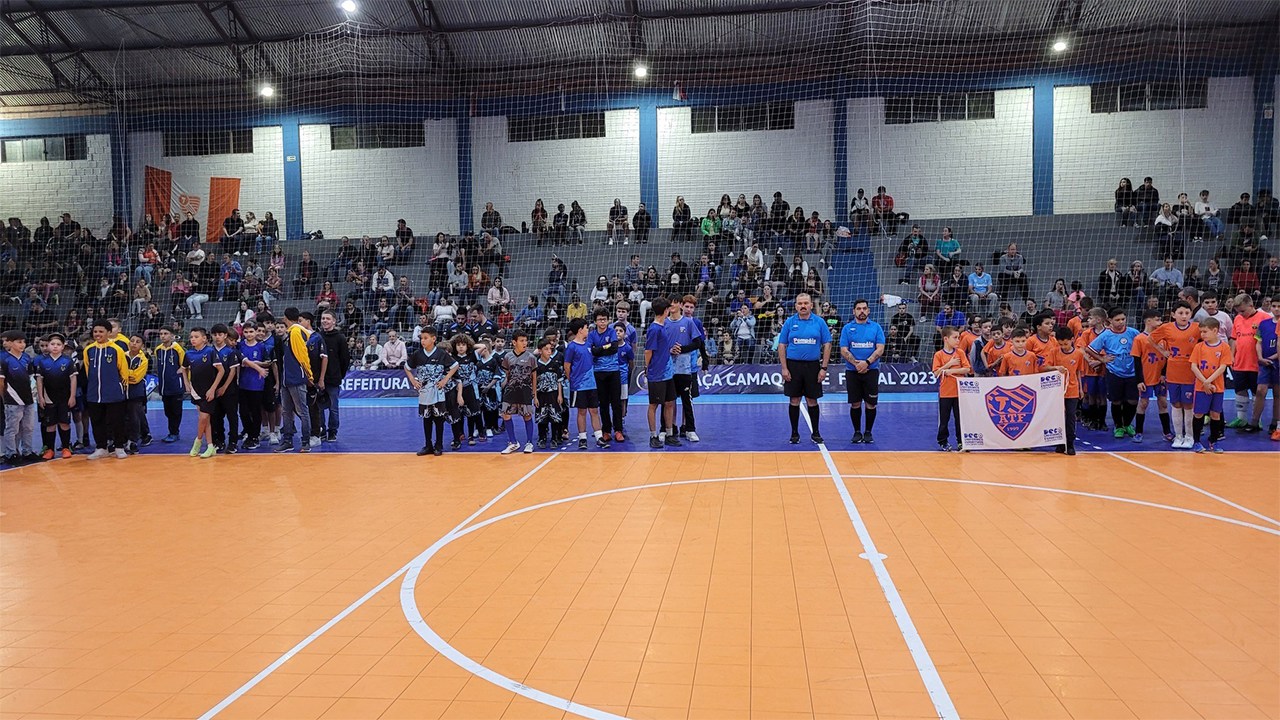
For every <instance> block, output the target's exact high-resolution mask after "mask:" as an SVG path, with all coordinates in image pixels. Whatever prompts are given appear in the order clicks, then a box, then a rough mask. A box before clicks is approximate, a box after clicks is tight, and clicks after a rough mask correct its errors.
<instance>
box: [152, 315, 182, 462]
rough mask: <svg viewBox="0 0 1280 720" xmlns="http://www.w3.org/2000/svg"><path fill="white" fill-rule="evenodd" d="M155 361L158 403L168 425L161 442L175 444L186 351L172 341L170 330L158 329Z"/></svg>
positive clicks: (180, 416)
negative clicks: (183, 361) (167, 432)
mask: <svg viewBox="0 0 1280 720" xmlns="http://www.w3.org/2000/svg"><path fill="white" fill-rule="evenodd" d="M153 355H154V356H155V359H156V379H157V380H158V381H159V387H158V388H156V389H157V390H159V392H160V402H161V403H163V404H164V417H165V420H167V421H168V423H169V434H168V435H166V436H165V437H164V440H162V441H161V442H166V443H172V442H177V440H178V433H179V432H180V431H181V430H182V398H183V397H184V396H186V394H187V388H186V385H185V384H184V383H183V381H182V359H183V356H185V355H186V350H184V349H183V348H182V346H181V345H179V344H178V343H177V342H175V341H174V337H173V329H172V328H161V329H160V344H159V345H157V346H156V349H155V352H154V353H153Z"/></svg>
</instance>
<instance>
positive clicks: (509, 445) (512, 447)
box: [502, 443, 520, 455]
mask: <svg viewBox="0 0 1280 720" xmlns="http://www.w3.org/2000/svg"><path fill="white" fill-rule="evenodd" d="M519 449H520V443H507V446H506V447H504V448H502V454H503V455H510V454H511V453H513V452H515V451H517V450H519Z"/></svg>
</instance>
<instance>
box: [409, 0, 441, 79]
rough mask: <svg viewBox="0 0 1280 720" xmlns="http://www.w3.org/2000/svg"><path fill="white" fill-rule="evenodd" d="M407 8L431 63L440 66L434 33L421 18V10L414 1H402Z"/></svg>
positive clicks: (438, 50)
mask: <svg viewBox="0 0 1280 720" xmlns="http://www.w3.org/2000/svg"><path fill="white" fill-rule="evenodd" d="M404 2H405V4H406V5H408V6H409V12H410V13H412V14H413V21H414V23H415V24H417V26H418V32H420V33H422V39H423V40H425V41H426V43H427V52H428V53H430V54H431V62H432V63H434V64H435V65H436V66H439V65H440V49H439V48H438V47H436V34H435V31H433V30H432V29H431V27H430V26H429V25H427V21H426V19H425V18H423V17H422V10H420V9H419V8H418V3H417V2H416V1H415V0H404Z"/></svg>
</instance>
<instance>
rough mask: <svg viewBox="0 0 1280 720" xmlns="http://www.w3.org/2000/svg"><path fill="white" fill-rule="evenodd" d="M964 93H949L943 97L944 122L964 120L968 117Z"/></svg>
mask: <svg viewBox="0 0 1280 720" xmlns="http://www.w3.org/2000/svg"><path fill="white" fill-rule="evenodd" d="M966 97H967V96H966V95H965V94H964V93H948V94H946V95H943V96H942V114H941V117H942V119H943V120H964V119H965V118H966V117H967V115H966V113H967V110H966V106H965V99H966Z"/></svg>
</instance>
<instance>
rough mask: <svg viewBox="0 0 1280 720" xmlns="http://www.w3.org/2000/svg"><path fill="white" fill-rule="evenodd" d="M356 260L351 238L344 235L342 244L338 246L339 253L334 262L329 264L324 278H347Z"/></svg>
mask: <svg viewBox="0 0 1280 720" xmlns="http://www.w3.org/2000/svg"><path fill="white" fill-rule="evenodd" d="M355 259H356V249H355V247H353V246H352V245H351V238H349V237H347V236H346V235H343V236H342V243H341V244H340V245H339V246H338V253H337V254H336V255H334V257H333V260H332V261H331V262H330V263H329V267H328V268H327V269H326V270H325V273H324V276H325V277H326V278H345V277H346V276H347V271H348V270H350V269H351V264H352V263H353V262H355Z"/></svg>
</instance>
